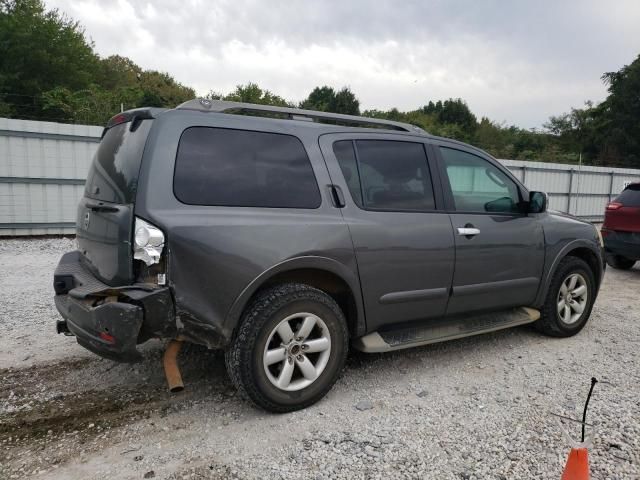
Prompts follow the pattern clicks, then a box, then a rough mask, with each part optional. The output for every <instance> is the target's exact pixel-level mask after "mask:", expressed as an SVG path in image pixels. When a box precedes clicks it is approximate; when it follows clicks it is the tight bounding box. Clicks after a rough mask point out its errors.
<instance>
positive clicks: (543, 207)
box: [529, 192, 549, 213]
mask: <svg viewBox="0 0 640 480" xmlns="http://www.w3.org/2000/svg"><path fill="white" fill-rule="evenodd" d="M548 203H549V195H547V194H546V193H545V192H529V213H542V212H546V211H547V204H548Z"/></svg>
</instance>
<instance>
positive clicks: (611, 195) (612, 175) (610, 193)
mask: <svg viewBox="0 0 640 480" xmlns="http://www.w3.org/2000/svg"><path fill="white" fill-rule="evenodd" d="M615 174H616V172H614V171H613V170H611V171H610V172H609V175H611V180H610V181H609V202H611V200H613V177H614V176H615Z"/></svg>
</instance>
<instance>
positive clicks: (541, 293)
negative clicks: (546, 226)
mask: <svg viewBox="0 0 640 480" xmlns="http://www.w3.org/2000/svg"><path fill="white" fill-rule="evenodd" d="M578 248H587V249H589V250H590V251H591V252H593V254H594V255H595V256H596V257H597V258H598V265H602V252H601V249H600V248H599V247H598V245H596V244H594V243H593V242H592V241H590V240H588V239H583V238H579V239H576V240H573V241H571V242H569V243H567V244H565V245H564V246H562V248H560V249H559V250H558V251H557V252H555V253H553V254H551V255H549V258H550V259H551V260H550V261H548V262H546V264H547V266H546V268H545V272H544V273H543V281H542V282H541V284H540V289H539V290H538V295H537V296H536V302H535V306H536V307H541V306H542V305H543V304H544V301H545V298H546V297H547V292H548V291H549V285H551V280H552V279H553V276H554V275H555V273H556V270H557V269H558V265H559V264H560V262H561V261H562V259H563V258H565V257H566V256H567V255H568V254H569V253H571V252H572V251H573V250H576V249H578ZM602 273H603V270H602V267H600V270H599V271H597V272H594V275H595V277H596V279H597V280H598V283H600V280H601V275H602Z"/></svg>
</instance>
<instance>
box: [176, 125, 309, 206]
mask: <svg viewBox="0 0 640 480" xmlns="http://www.w3.org/2000/svg"><path fill="white" fill-rule="evenodd" d="M173 182H174V183H173V189H174V192H175V195H176V197H177V198H178V199H179V200H180V201H182V202H184V203H189V204H193V205H220V206H236V207H273V208H318V207H319V206H320V192H319V190H318V184H317V182H316V179H315V176H314V174H313V169H312V168H311V163H310V162H309V158H308V157H307V153H306V151H305V149H304V147H303V145H302V143H301V142H300V140H298V139H297V138H296V137H292V136H290V135H281V134H276V133H266V132H251V131H246V130H231V129H225V128H210V127H192V128H188V129H187V130H185V131H184V132H183V134H182V137H181V138H180V144H179V145H178V154H177V157H176V166H175V174H174V181H173Z"/></svg>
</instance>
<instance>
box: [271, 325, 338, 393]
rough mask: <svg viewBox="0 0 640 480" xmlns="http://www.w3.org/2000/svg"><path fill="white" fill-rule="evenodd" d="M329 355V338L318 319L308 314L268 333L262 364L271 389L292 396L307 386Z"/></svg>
mask: <svg viewBox="0 0 640 480" xmlns="http://www.w3.org/2000/svg"><path fill="white" fill-rule="evenodd" d="M330 355H331V335H330V333H329V329H328V328H327V326H326V325H325V323H324V322H323V321H322V319H321V318H320V317H318V316H317V315H314V314H312V313H296V314H294V315H290V316H288V317H287V318H285V319H284V320H282V321H281V322H280V323H278V325H277V326H276V327H275V328H274V329H273V330H272V331H271V333H270V334H269V338H268V340H267V344H266V345H265V347H264V354H263V357H262V363H263V365H264V370H265V373H266V374H267V378H269V381H270V382H271V383H272V384H273V385H274V386H276V387H277V388H279V389H280V390H285V391H288V392H292V391H295V390H301V389H303V388H306V387H308V386H309V385H311V384H312V383H313V382H314V381H315V380H316V379H317V378H318V377H319V376H320V375H321V374H322V372H323V371H324V369H325V367H326V366H327V362H328V361H329V356H330Z"/></svg>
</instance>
